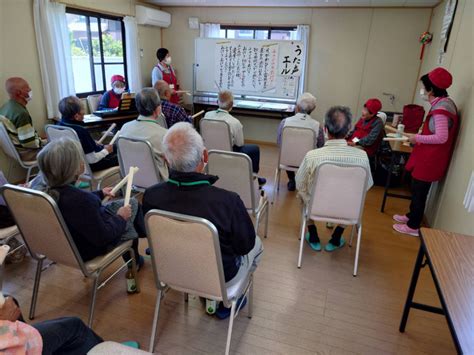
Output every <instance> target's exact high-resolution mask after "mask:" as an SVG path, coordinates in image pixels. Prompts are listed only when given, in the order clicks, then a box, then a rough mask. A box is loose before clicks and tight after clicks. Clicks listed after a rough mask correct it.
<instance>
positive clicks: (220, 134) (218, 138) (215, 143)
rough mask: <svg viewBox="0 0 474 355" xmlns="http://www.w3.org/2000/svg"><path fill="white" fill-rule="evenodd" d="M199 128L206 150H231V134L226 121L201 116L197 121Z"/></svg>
mask: <svg viewBox="0 0 474 355" xmlns="http://www.w3.org/2000/svg"><path fill="white" fill-rule="evenodd" d="M199 130H200V132H201V136H202V139H203V140H204V146H205V147H206V148H207V150H211V149H215V150H225V151H228V152H232V134H231V133H230V126H229V124H228V123H227V122H225V121H222V120H211V119H207V118H203V119H202V120H201V121H199Z"/></svg>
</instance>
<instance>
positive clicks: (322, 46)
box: [162, 7, 432, 142]
mask: <svg viewBox="0 0 474 355" xmlns="http://www.w3.org/2000/svg"><path fill="white" fill-rule="evenodd" d="M163 10H164V11H166V12H170V13H171V14H172V24H171V26H170V27H169V28H167V29H163V31H162V32H163V46H164V47H167V48H168V49H169V50H170V52H171V55H172V57H173V63H174V67H175V69H176V70H177V72H178V78H179V80H180V82H181V86H182V87H183V88H187V89H191V88H192V63H193V59H194V39H195V38H196V37H198V36H199V31H197V30H190V29H189V28H188V18H189V17H198V18H199V20H200V22H201V23H205V22H212V23H222V24H246V25H249V24H250V25H268V24H271V25H274V26H278V25H297V24H309V25H310V26H311V34H310V45H309V63H308V74H307V75H308V77H307V90H308V91H310V92H311V93H313V94H314V95H315V96H316V97H317V99H318V107H317V109H316V112H315V114H314V116H315V117H316V118H317V119H318V120H320V121H321V120H322V117H323V115H324V112H325V111H327V109H328V108H329V107H330V106H332V105H341V104H342V105H347V106H349V107H350V108H351V109H352V111H353V113H354V115H355V116H356V117H355V118H357V116H358V115H359V114H360V111H361V106H362V105H363V103H364V102H365V100H366V99H367V98H369V97H373V96H376V97H379V98H380V99H381V100H382V103H383V105H384V109H386V110H389V111H395V110H396V111H401V109H402V107H403V105H404V104H407V103H411V101H412V94H413V91H414V89H415V84H416V76H417V74H418V67H419V64H420V61H419V59H418V58H419V51H420V45H419V43H418V38H419V36H420V34H421V33H422V32H424V31H426V30H427V29H428V23H429V18H430V15H431V11H432V10H431V9H393V8H391V9H383V8H376V9H369V8H362V9H361V8H339V9H336V8H330V9H325V8H284V9H282V8H202V7H184V8H183V7H164V8H163ZM383 92H391V93H394V94H395V95H396V97H397V100H396V102H395V106H392V105H391V104H390V102H389V100H388V98H387V97H386V96H383V95H382V93H383ZM241 120H242V122H243V124H244V130H245V136H246V138H249V139H254V140H262V141H272V142H273V141H275V136H276V128H277V126H278V123H279V121H278V120H272V119H261V118H253V117H252V118H248V117H247V118H241Z"/></svg>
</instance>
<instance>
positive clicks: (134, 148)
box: [117, 137, 161, 189]
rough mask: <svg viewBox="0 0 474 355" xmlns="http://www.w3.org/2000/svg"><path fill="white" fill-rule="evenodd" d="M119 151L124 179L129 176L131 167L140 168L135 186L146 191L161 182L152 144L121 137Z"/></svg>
mask: <svg viewBox="0 0 474 355" xmlns="http://www.w3.org/2000/svg"><path fill="white" fill-rule="evenodd" d="M117 150H118V158H119V165H120V174H121V175H122V177H123V176H125V175H127V174H128V172H129V170H130V167H132V166H136V167H137V168H139V170H138V172H137V173H136V174H135V175H134V176H133V185H135V186H136V187H138V188H141V189H146V188H148V187H150V186H152V185H155V184H156V183H158V182H160V181H161V178H160V173H159V172H158V169H157V168H156V165H155V160H154V158H153V148H152V147H151V144H150V142H148V141H146V140H143V139H134V138H126V137H119V138H118V140H117Z"/></svg>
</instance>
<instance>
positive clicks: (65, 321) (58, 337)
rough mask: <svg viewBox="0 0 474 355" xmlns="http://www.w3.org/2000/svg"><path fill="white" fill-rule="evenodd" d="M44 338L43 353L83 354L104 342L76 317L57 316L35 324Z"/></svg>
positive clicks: (47, 354)
mask: <svg viewBox="0 0 474 355" xmlns="http://www.w3.org/2000/svg"><path fill="white" fill-rule="evenodd" d="M33 327H34V328H36V329H37V330H38V332H39V333H40V334H41V338H43V355H45V354H46V355H49V354H71V355H75V354H77V355H83V354H87V352H88V351H89V350H90V349H92V348H93V347H94V346H96V345H97V344H99V343H102V342H103V340H102V338H101V337H99V336H98V335H97V334H96V333H94V331H93V330H92V329H90V328H89V327H88V326H86V325H85V324H84V322H83V321H82V320H80V319H79V318H76V317H65V318H57V319H53V320H47V321H44V322H39V323H36V324H33Z"/></svg>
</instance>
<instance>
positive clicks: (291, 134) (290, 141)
mask: <svg viewBox="0 0 474 355" xmlns="http://www.w3.org/2000/svg"><path fill="white" fill-rule="evenodd" d="M315 141H316V133H315V132H314V131H313V130H312V129H310V128H304V127H291V126H287V127H283V131H282V133H281V146H280V152H279V154H278V165H277V168H276V170H275V184H274V186H273V196H272V197H273V199H272V203H273V202H275V200H276V192H277V191H280V175H281V170H286V171H298V168H299V167H300V165H301V162H302V161H303V158H304V156H305V155H306V153H308V152H309V151H310V150H312V149H314V148H316V147H315V143H314V142H315Z"/></svg>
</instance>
